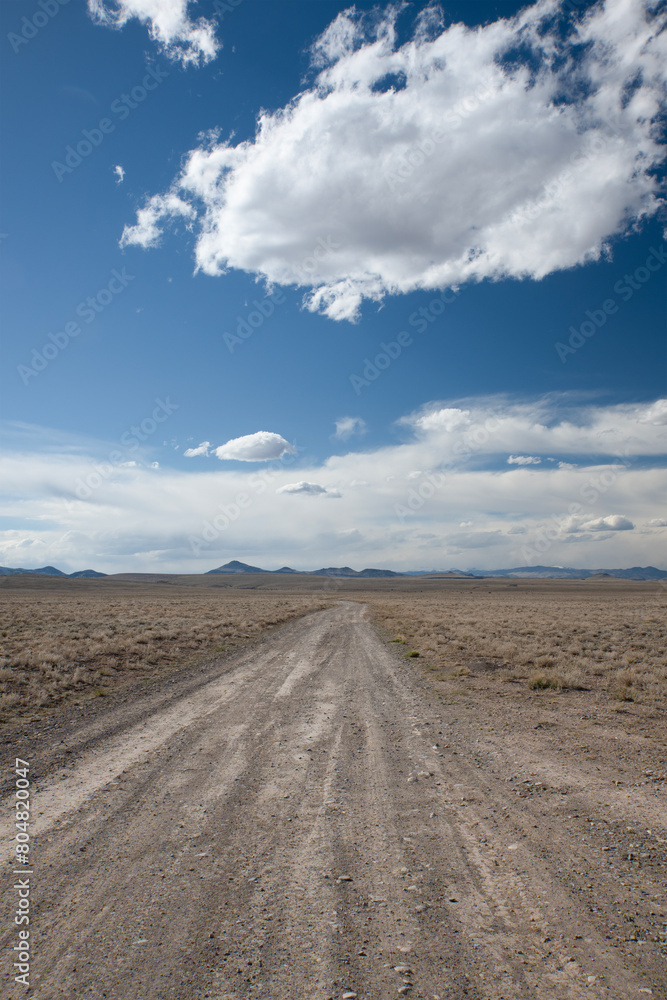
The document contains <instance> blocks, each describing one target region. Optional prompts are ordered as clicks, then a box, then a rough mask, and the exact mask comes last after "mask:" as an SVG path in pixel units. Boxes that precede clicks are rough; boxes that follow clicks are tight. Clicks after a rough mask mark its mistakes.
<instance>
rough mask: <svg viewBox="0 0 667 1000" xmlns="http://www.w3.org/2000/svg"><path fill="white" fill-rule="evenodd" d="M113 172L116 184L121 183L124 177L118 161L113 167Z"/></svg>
mask: <svg viewBox="0 0 667 1000" xmlns="http://www.w3.org/2000/svg"><path fill="white" fill-rule="evenodd" d="M113 172H114V174H115V175H116V184H122V183H123V180H124V178H125V171H124V170H123V168H122V167H121V165H120V163H117V164H116V166H115V167H114V168H113Z"/></svg>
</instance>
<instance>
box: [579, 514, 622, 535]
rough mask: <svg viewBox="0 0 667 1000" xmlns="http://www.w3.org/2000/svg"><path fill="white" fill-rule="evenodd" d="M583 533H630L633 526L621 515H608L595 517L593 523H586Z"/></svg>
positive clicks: (583, 526)
mask: <svg viewBox="0 0 667 1000" xmlns="http://www.w3.org/2000/svg"><path fill="white" fill-rule="evenodd" d="M581 527H582V530H583V531H632V529H633V528H634V524H633V523H632V521H630V520H629V519H628V518H627V517H623V516H622V515H621V514H609V515H608V516H607V517H597V518H595V520H594V521H586V523H585V524H583V525H582V526H581Z"/></svg>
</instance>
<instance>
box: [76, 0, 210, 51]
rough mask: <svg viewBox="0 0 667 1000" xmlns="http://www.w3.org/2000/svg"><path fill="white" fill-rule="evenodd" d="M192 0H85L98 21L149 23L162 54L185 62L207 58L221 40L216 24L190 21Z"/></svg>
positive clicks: (116, 24) (114, 25)
mask: <svg viewBox="0 0 667 1000" xmlns="http://www.w3.org/2000/svg"><path fill="white" fill-rule="evenodd" d="M191 2H192V0H88V13H89V14H90V16H91V18H92V19H93V21H95V22H96V23H97V24H103V25H105V26H106V27H109V28H116V29H120V28H123V27H124V26H125V25H126V24H127V22H128V21H130V20H132V18H135V17H136V18H137V20H138V21H140V22H141V23H142V24H147V25H148V33H149V35H150V36H151V38H152V40H153V41H154V42H156V43H157V45H158V47H159V48H160V50H161V51H162V52H164V54H165V55H166V56H167V57H168V58H169V59H173V60H177V61H179V62H181V63H182V64H183V65H184V66H188V65H191V64H192V65H199V64H204V63H207V62H210V60H211V59H214V58H215V56H216V55H217V54H218V51H219V49H220V43H219V42H218V41H217V39H216V37H215V25H214V24H213V23H212V22H211V21H207V20H206V19H205V18H203V17H200V18H199V20H198V21H191V20H190V18H189V17H188V5H189V4H190V3H191Z"/></svg>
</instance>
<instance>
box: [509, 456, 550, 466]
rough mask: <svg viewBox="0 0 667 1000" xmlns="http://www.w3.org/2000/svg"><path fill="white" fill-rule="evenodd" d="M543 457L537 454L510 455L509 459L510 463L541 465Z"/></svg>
mask: <svg viewBox="0 0 667 1000" xmlns="http://www.w3.org/2000/svg"><path fill="white" fill-rule="evenodd" d="M541 462H542V459H541V458H537V456H535V455H510V457H509V458H508V459H507V464H508V465H540V464H541Z"/></svg>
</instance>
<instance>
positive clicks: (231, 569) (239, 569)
mask: <svg viewBox="0 0 667 1000" xmlns="http://www.w3.org/2000/svg"><path fill="white" fill-rule="evenodd" d="M268 572H269V570H268V569H260V568H259V566H248V564H247V563H242V562H239V561H238V559H232V561H231V562H228V563H225V565H224V566H218V568H217V569H210V570H208V572H207V573H206V576H209V575H210V574H211V573H268Z"/></svg>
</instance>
